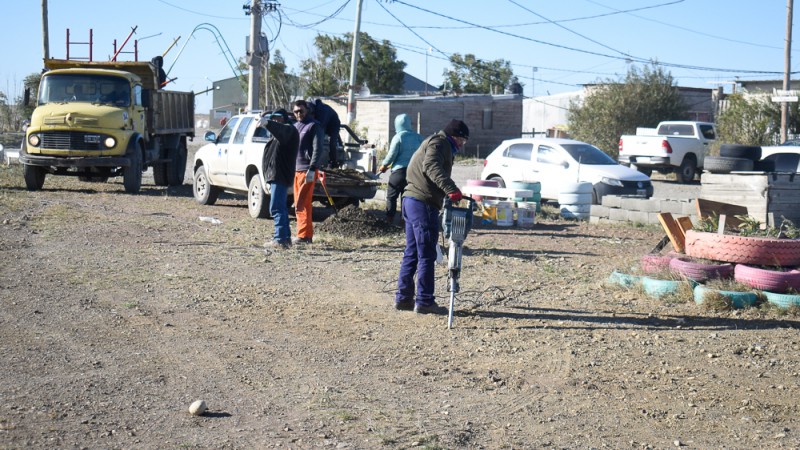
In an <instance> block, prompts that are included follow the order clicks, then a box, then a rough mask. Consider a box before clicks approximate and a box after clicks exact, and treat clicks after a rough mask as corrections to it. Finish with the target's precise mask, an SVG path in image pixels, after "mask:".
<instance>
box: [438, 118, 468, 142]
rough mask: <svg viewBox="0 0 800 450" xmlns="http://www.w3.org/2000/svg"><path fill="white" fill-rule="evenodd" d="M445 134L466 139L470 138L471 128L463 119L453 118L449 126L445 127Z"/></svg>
mask: <svg viewBox="0 0 800 450" xmlns="http://www.w3.org/2000/svg"><path fill="white" fill-rule="evenodd" d="M443 131H444V134H446V135H448V136H453V137H461V138H464V139H469V128H467V124H465V123H464V122H463V121H461V120H457V119H453V120H451V121H450V123H448V124H447V126H445V127H444V130H443Z"/></svg>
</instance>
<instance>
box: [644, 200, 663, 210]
mask: <svg viewBox="0 0 800 450" xmlns="http://www.w3.org/2000/svg"><path fill="white" fill-rule="evenodd" d="M639 211H646V212H662V211H661V200H644V199H643V200H642V201H641V202H640V203H639Z"/></svg>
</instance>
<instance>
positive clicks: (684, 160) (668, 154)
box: [618, 121, 717, 183]
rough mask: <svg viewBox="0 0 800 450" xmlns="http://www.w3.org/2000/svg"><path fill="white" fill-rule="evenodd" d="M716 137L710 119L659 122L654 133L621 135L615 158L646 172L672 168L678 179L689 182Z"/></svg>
mask: <svg viewBox="0 0 800 450" xmlns="http://www.w3.org/2000/svg"><path fill="white" fill-rule="evenodd" d="M716 139H717V128H716V126H715V125H714V124H713V123H708V122H689V121H668V122H661V123H659V124H658V127H657V128H656V132H655V134H635V135H626V136H622V137H620V139H619V157H618V161H619V162H620V164H623V165H626V166H630V167H631V168H634V169H636V170H638V171H640V172H642V173H644V174H645V175H648V176H649V175H650V174H651V173H652V172H653V170H656V171H658V172H659V173H663V174H667V173H671V172H675V175H676V177H677V179H678V182H679V183H689V182H691V181H692V180H693V179H694V177H695V174H697V172H698V170H700V169H702V167H703V160H704V159H705V157H706V155H707V154H708V150H709V146H710V145H711V144H712V143H713V142H714V141H715V140H716Z"/></svg>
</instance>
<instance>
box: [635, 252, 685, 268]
mask: <svg viewBox="0 0 800 450" xmlns="http://www.w3.org/2000/svg"><path fill="white" fill-rule="evenodd" d="M675 257H676V254H675V253H674V252H669V253H667V254H666V255H650V254H647V255H642V258H641V260H640V261H639V264H640V266H641V268H642V272H644V273H659V272H663V271H665V270H667V269H669V265H670V262H671V261H672V260H673V259H674V258H675Z"/></svg>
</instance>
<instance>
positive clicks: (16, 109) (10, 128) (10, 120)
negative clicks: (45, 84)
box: [0, 73, 42, 132]
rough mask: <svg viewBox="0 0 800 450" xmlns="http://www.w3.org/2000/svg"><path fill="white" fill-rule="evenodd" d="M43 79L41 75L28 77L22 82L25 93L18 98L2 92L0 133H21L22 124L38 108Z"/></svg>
mask: <svg viewBox="0 0 800 450" xmlns="http://www.w3.org/2000/svg"><path fill="white" fill-rule="evenodd" d="M41 79H42V75H41V74H40V73H32V74H30V75H28V76H26V77H25V79H24V80H23V82H22V90H23V91H22V93H21V94H20V95H19V96H18V97H16V98H11V97H9V95H8V94H7V93H5V92H3V91H0V131H3V132H15V131H20V129H21V127H22V122H23V121H24V120H30V118H31V114H32V113H33V109H34V108H35V107H36V97H37V96H38V91H39V80H41ZM26 92H27V94H26ZM26 100H27V103H26Z"/></svg>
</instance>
